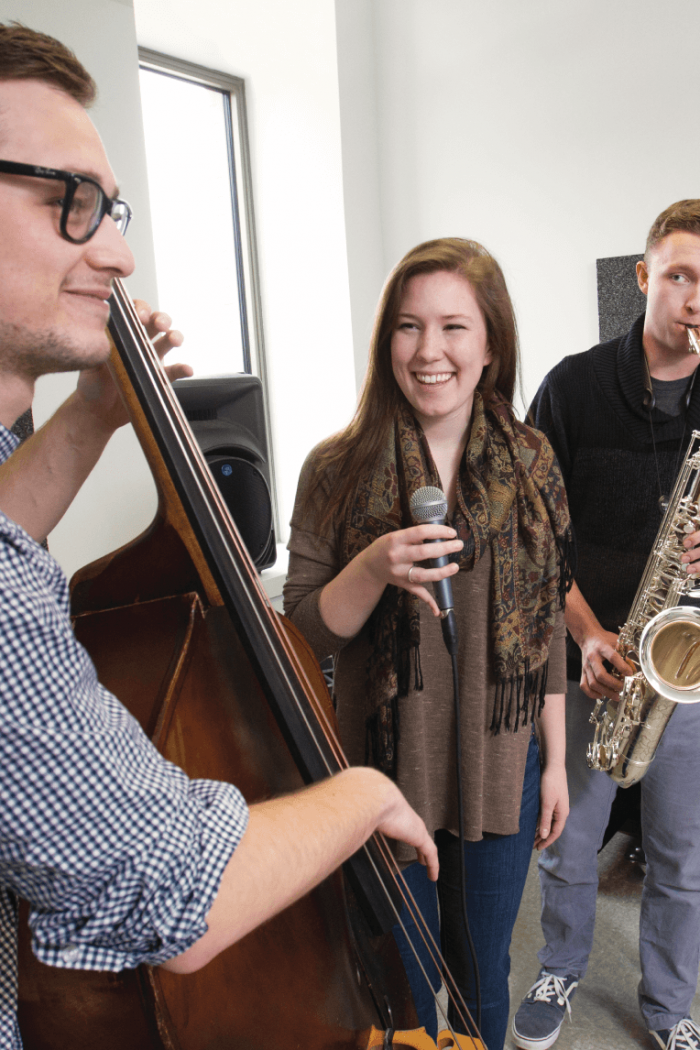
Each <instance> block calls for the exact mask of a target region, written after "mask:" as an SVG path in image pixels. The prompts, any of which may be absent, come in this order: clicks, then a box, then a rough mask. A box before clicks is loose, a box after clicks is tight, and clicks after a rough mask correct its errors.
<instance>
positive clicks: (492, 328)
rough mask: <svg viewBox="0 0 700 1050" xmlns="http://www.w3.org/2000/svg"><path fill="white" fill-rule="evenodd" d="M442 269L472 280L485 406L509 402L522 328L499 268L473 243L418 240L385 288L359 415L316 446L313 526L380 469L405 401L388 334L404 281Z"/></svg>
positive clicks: (338, 515)
mask: <svg viewBox="0 0 700 1050" xmlns="http://www.w3.org/2000/svg"><path fill="white" fill-rule="evenodd" d="M441 271H447V272H448V273H456V274H459V275H460V276H461V277H464V278H465V279H466V280H467V281H469V284H470V285H471V287H472V289H473V291H474V295H475V296H476V300H477V302H478V304H479V307H480V309H481V312H482V314H483V316H484V320H485V322H486V333H487V339H488V346H489V349H490V351H491V355H492V360H491V363H490V364H488V365H487V366H486V367H485V368H484V370H483V372H482V375H481V379H480V380H479V383H478V384H477V389H478V390H479V391H480V392H481V395H482V397H483V398H484V402H485V403H486V405H488V404H489V403H490V401H491V399H492V398H493V396H494V394H495V392H496V391H498V393H499V394H500V395H501V397H503V398H505V399H506V401H508V402H509V403H512V400H513V393H514V390H515V381H516V377H517V372H518V358H519V353H518V333H517V327H516V323H515V313H514V311H513V304H512V303H511V301H510V296H509V294H508V289H507V287H506V282H505V278H504V276H503V272H502V270H501V268H500V266H499V265H498V263H497V262H496V260H495V259H494V258H493V256H492V255H491V254H490V253H489V252H488V251H487V250H486V248H484V247H483V246H482V245H481V244H478V243H477V242H476V241H468V240H464V239H462V238H460V237H442V238H440V239H439V240H434V241H425V243H423V244H419V245H418V246H417V247H416V248H413V249H412V250H411V251H410V252H408V253H407V254H406V255H404V257H403V259H401V261H400V262H399V263H397V265H396V266H395V267H394V269H393V270H392V272H391V273H390V274H389V277H388V278H387V281H386V284H385V285H384V289H383V291H382V295H381V298H380V300H379V305H378V307H377V313H376V315H375V320H374V327H373V330H372V339H371V342H370V349H369V363H368V366H367V373H366V375H365V380H364V383H363V385H362V391H361V393H360V399H359V402H358V405H357V410H356V411H355V415H354V416H353V418H352V420H351V421H350V423H349V424H348V426H347V427H346V428H345V429H344V430H341V431H340V432H339V433H338V434H334V435H332V436H331V437H330V438H327V439H326V440H325V441H324V442H322V443H321V444H320V445H319V446H318V448H317V449H316V453H315V463H316V470H315V472H314V474H313V475H312V477H311V478H310V479H309V481H308V484H307V486H306V490H305V492H304V493H303V495H302V501H303V510H304V511H309V510H310V509H311V507H312V506H313V503H314V496H315V495H316V493H317V489H318V488H319V486H320V485H321V483H322V482H324V497H323V500H322V501H320V502H321V503H322V505H323V507H324V511H323V513H322V516H321V519H320V520H319V521H317V522H316V523H315V524H316V525H317V527H318V528H319V529H320V530H321V531H326V530H327V529H328V527H329V526H330V525H331V524H332V523H335V524H337V523H338V522H340V521H342V520H343V519H344V517H345V511H346V508H347V505H348V501H349V500H350V499H352V496H353V493H354V491H355V488H356V485H357V481H358V479H359V478H360V477H363V476H366V475H367V474H368V473H371V471H372V470H373V469H374V468H375V466H376V463H377V462H378V460H379V457H380V455H381V452H382V449H383V448H384V447H385V446H386V443H387V440H388V438H389V434H390V433H391V428H392V426H393V424H394V420H395V419H396V415H397V411H398V408H399V406H400V405H402V404H407V401H406V398H405V397H404V395H403V393H402V392H401V390H400V388H399V386H398V384H397V382H396V380H395V379H394V373H393V369H392V367H391V337H392V334H393V331H394V327H395V324H396V318H397V316H398V313H399V309H400V306H401V302H402V299H403V294H404V289H405V287H406V284H407V282H408V281H410V279H411V278H412V277H416V276H417V275H418V274H426V273H438V272H441ZM327 486H329V488H327Z"/></svg>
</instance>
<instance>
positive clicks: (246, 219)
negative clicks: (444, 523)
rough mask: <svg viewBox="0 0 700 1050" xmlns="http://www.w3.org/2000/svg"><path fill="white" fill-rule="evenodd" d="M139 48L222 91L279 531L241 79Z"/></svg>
mask: <svg viewBox="0 0 700 1050" xmlns="http://www.w3.org/2000/svg"><path fill="white" fill-rule="evenodd" d="M138 52H139V67H143V68H145V69H150V70H153V71H154V72H157V73H160V74H161V75H164V76H172V77H174V78H176V79H177V78H179V79H181V80H189V81H192V82H193V83H195V84H202V85H203V86H205V87H211V88H215V89H217V90H219V91H221V92H222V94H223V96H224V116H225V123H226V130H227V150H228V155H229V167H230V170H231V172H232V178H231V205H232V208H231V210H232V214H233V234H234V240H235V255H236V265H237V276H238V301H239V308H240V323H241V341H242V347H243V360H244V369H245V371H246V372H248V373H249V374H251V375H255V376H257V377H258V378H259V379H260V381H261V383H262V388H263V406H264V412H265V432H266V434H265V436H266V438H267V448H268V458H269V467H270V480H271V482H272V492H271V493H270V495H271V498H272V508H273V517H274V522H275V527H276V531H277V534H278V535H279V513H278V506H277V493H276V489H277V484H276V479H275V465H274V453H273V447H272V430H271V426H270V414H269V408H268V403H269V394H268V382H267V367H266V360H265V338H264V327H263V313H262V300H261V295H260V271H259V265H258V251H257V239H256V232H255V208H254V204H253V179H252V174H251V163H250V144H249V138H248V120H247V113H246V95H245V81H244V80H243V78H242V77H236V76H233V74H230V73H222V72H220V71H219V70H216V69H209V68H208V67H207V66H200V65H197V64H196V63H194V62H188V61H186V60H185V59H180V58H174V57H173V56H172V55H166V54H163V53H162V52H160V51H153V50H151V49H150V48H147V47H139V49H138ZM231 162H232V163H231Z"/></svg>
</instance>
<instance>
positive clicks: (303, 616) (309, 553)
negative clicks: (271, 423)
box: [284, 450, 350, 660]
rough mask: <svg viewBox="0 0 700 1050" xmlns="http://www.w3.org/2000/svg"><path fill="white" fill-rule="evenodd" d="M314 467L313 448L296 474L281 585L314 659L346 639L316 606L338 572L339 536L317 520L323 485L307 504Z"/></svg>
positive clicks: (287, 606)
mask: <svg viewBox="0 0 700 1050" xmlns="http://www.w3.org/2000/svg"><path fill="white" fill-rule="evenodd" d="M314 469H315V450H314V451H312V452H311V453H310V454H309V456H308V457H307V459H306V461H305V463H304V466H303V467H302V469H301V474H300V476H299V485H298V487H297V495H296V500H295V502H294V512H293V514H292V520H291V522H290V525H291V530H292V531H291V536H290V538H289V543H288V544H287V548H288V550H289V568H288V570H287V580H286V582H285V585H284V612H285V615H286V616H288V617H289V619H290V620H291V621H292V623H293V624H294V625H295V626H296V627H298V628H299V630H300V631H301V632H302V634H303V635H304V637H305V638H306V640H307V641H308V643H309V645H310V646H311V648H312V649H313V651H314V653H315V655H316V657H317V659H319V660H323V659H325V658H326V657H327V656H332V655H333V654H335V653H337V652H339V651H340V650H341V649H342V648H343V647H344V646H345V645H347V643H348V642H349V641H350V639H349V638H341V637H340V636H339V635H337V634H334V632H333V631H331V630H329V629H328V627H326V625H325V623H324V622H323V619H322V617H321V613H320V610H319V605H318V603H319V598H320V595H321V591H322V590H323V588H324V587H325V586H326V584H327V583H330V581H331V580H332V579H334V578H335V577H336V576H337V575H338V573H339V572H340V556H339V549H338V548H339V540H338V534H337V530H336V529H335V528H331V530H330V531H329V532H328V533H327V534H326V535H321V534H320V533H319V532H318V530H317V527H316V525H315V522H316V521H317V520H318V517H319V513H318V512H320V510H321V504H322V502H323V500H324V494H325V491H326V486H325V485H323V484H322V485H321V488H320V489H317V491H316V495H315V499H314V503H313V505H312V506H309V505H308V503H307V500H306V490H307V488H308V485H309V482H310V480H311V476H312V474H313V471H314Z"/></svg>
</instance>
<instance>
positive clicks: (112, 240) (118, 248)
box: [85, 215, 135, 277]
mask: <svg viewBox="0 0 700 1050" xmlns="http://www.w3.org/2000/svg"><path fill="white" fill-rule="evenodd" d="M85 248H86V252H85V258H86V260H87V262H88V263H89V265H90V266H92V267H93V269H95V270H109V271H111V273H112V275H113V276H114V277H128V276H129V274H130V273H132V272H133V269H134V265H135V263H134V256H133V254H132V251H131V248H130V247H129V245H128V244H127V242H126V240H125V238H124V237H123V236H122V234H121V233H120V232H119V230H118V229H117V226H116V224H115V223H114V222H113V220H112V219H111V218H110V216H109V215H105V217H104V218H103V220H102V222H101V223H100V225H99V226H98V228H97V230H96V232H95V234H94V235H93V236H92V237H91V238H90V240H89V241H87V243H86V245H85Z"/></svg>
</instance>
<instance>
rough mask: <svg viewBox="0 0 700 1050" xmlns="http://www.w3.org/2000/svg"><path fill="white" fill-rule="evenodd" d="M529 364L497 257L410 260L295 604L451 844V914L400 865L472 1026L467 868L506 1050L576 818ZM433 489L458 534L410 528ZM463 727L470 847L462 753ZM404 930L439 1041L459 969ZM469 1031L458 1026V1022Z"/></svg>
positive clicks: (448, 250)
mask: <svg viewBox="0 0 700 1050" xmlns="http://www.w3.org/2000/svg"><path fill="white" fill-rule="evenodd" d="M517 357H518V352H517V334H516V326H515V318H514V315H513V308H512V304H511V301H510V297H509V295H508V290H507V288H506V285H505V281H504V278H503V274H502V272H501V269H500V267H499V266H498V263H497V262H496V261H495V259H493V257H492V256H491V255H490V254H489V253H488V252H487V251H486V249H485V248H483V247H482V246H481V245H479V244H477V243H475V242H474V241H467V240H462V239H459V238H451V239H442V240H439V241H429V242H427V243H426V244H422V245H419V246H418V247H417V248H415V249H414V250H413V251H411V252H409V253H408V255H406V256H405V257H404V258H403V259H402V260H401V261H400V262H399V263H398V265H397V266H396V268H395V269H394V271H393V272H392V274H391V275H390V276H389V279H388V281H387V283H386V286H385V288H384V292H383V295H382V299H381V302H380V305H379V309H378V312H377V319H376V322H375V328H374V333H373V336H372V343H371V347H370V363H369V368H368V372H367V377H366V380H365V385H364V387H363V392H362V396H361V398H360V403H359V406H358V409H357V412H356V414H355V418H354V419H353V421H352V422H351V423H350V425H349V426H348V427H347V428H346V430H344V431H342V432H341V433H340V434H337V435H335V437H332V438H330V439H329V440H328V441H326V442H324V443H323V444H322V445H320V446H319V447H318V448H317V449H315V450H314V451H313V452H312V453H311V455H310V456H309V458H308V459H307V462H306V464H305V466H304V469H303V471H302V476H301V479H300V482H299V490H298V494H297V502H296V506H295V510H294V516H293V518H292V536H291V540H290V544H289V547H290V551H291V555H290V562H289V574H288V579H287V585H286V587H285V608H286V611H287V612H288V614H289V615H290V616H291V618H292V619H293V621H294V622H295V623H296V624H297V625H298V626H299V627H300V628H301V629H302V630H303V631H304V633H305V634H306V635H307V637H308V639H309V641H310V642H311V644H312V646H313V647H314V648H315V650H316V653H317V655H318V656H319V657H325V656H328V655H329V654H331V653H332V654H333V655H334V659H335V680H334V687H335V700H336V704H337V710H338V719H339V722H340V727H341V735H342V738H343V744H344V747H345V750H346V752H347V754H348V756H349V758H350V761H351V762H353V763H357V764H360V763H363V762H367V761H371V762H373V763H374V764H375V765H376V766H378V767H379V768H380V769H382V770H383V771H384V772H387V773H389V774H390V775H391V776H392V777H393V778H394V779H395V780H396V781H397V783H398V784H399V786H400V787H401V788H402V790H403V791H404V792H405V793H406V794H407V796H408V797H409V798H410V799H411V800H412V802H413V804H414V806H415V807H416V808H417V809H418V810H419V812H420V813H421V815H422V816H423V818H424V820H425V822H426V824H427V826H428V829H429V831H430V832H431V834H433V835H434V837H435V841H436V843H437V845H438V851H439V853H440V862H441V873H440V878H439V880H438V887H437V897H436V893H435V889H434V888H433V887H432V885H430V884H429V883H428V881H427V879H426V878H425V874H424V871H423V869H422V868H421V865H420V864H418V863H416V862H415V854H414V853H412V852H411V851H410V850H404V851H399V854H398V856H399V860H400V861H401V862H402V864H404V865H406V868H405V871H404V877H405V878H406V881H407V882H408V884H409V888H410V889H411V892H412V893H413V895H414V897H415V898H416V900H417V901H418V903H419V905H420V906H421V909H422V911H423V914H424V916H425V917H426V918H427V920H428V922H429V924H430V925H431V928H432V930H433V931H434V936H435V938H436V940H440V939H442V948H443V954H444V956H445V959H446V963H447V966H448V967H449V970H450V971H451V973H452V975H453V977H454V978H455V980H456V982H457V987H458V989H459V992H460V993H461V994H462V996H463V997H464V999H465V1001H466V1003H467V1005H468V1006H469V1008H470V1010H473V1009H474V1008H475V1002H476V982H475V973H474V971H473V967H472V962H471V959H470V956H469V952H468V950H467V934H466V930H465V927H464V923H463V918H462V909H461V895H460V892H459V889H458V887H459V883H460V880H459V868H460V853H461V854H462V855H463V857H464V862H465V865H466V869H467V882H466V884H467V912H468V915H469V923H470V926H471V927H472V930H471V932H472V936H473V939H474V944H475V947H476V955H477V959H478V963H479V967H480V969H481V971H482V975H483V984H482V998H483V1001H484V1004H485V1005H484V1009H483V1014H482V1027H481V1033H482V1036H483V1039H484V1042H485V1043H486V1045H488V1046H489V1047H491V1048H500V1047H502V1046H503V1040H504V1036H505V1029H506V1022H507V1017H508V970H509V956H508V949H509V944H510V937H511V932H512V927H513V923H514V921H515V916H516V914H517V910H518V905H519V902H520V897H521V894H522V889H523V885H524V881H525V876H526V873H527V867H528V861H529V858H530V854H531V851H532V847H533V843H535V844H536V845H537V846H539V847H543V846H544V845H547V844H549V843H550V842H553V841H554V840H555V839H556V838H557V836H558V835H559V833H560V832H561V829H562V827H563V824H564V820H565V819H566V814H567V812H568V800H567V791H566V777H565V773H564V747H563V736H564V726H563V695H562V694H563V691H564V682H565V673H564V653H563V635H564V632H563V620H562V617H561V612H560V611H559V609H558V606H559V604H560V603H561V601H562V599H563V594H564V590H565V585H566V582H567V580H568V566H567V551H568V542H569V517H568V508H567V506H566V497H565V495H564V491H563V486H562V483H561V478H560V475H559V470H558V468H557V466H556V463H555V461H554V457H553V454H552V451H551V448H550V446H549V444H548V442H547V441H546V440H545V439H543V438H542V436H541V435H539V434H538V433H537V432H536V431H533V430H531V429H530V428H528V427H526V426H524V425H523V424H521V423H519V422H518V421H517V420H516V419H515V416H514V412H513V409H512V404H511V402H512V397H513V390H514V386H515V379H516V369H517ZM425 486H434V487H437V488H440V489H442V490H443V492H444V493H446V497H447V498H446V502H447V505H448V518H447V520H446V521H444V523H443V524H422V525H414V524H413V523H412V521H411V513H410V509H409V508H410V506H411V501H412V497H413V496H414V494H416V493H417V492H419V490H421V489H423V488H424V487H425ZM426 541H432V542H430V543H427V544H426ZM433 558H434V559H441V560H442V561H443V565H442V567H440V568H438V567H435V566H434V564H433V563H432V562H430V561H428V559H433ZM448 578H451V583H452V588H453V601H454V615H455V617H456V621H457V623H458V624H459V633H460V638H461V646H460V649H459V652H458V654H457V656H456V658H455V663H454V667H453V666H451V664H450V659H449V658H448V656H447V654H446V652H445V649H444V646H443V637H442V631H441V627H440V619H439V610H438V607H437V604H436V601H435V598H434V597H433V593H432V586H431V585H432V584H433V583H435V582H436V581H438V580H447V579H448ZM453 671H454V674H455V677H456V678H457V680H458V682H459V685H460V693H461V695H460V698H459V708H458V711H456V710H455V707H454V705H453ZM457 714H459V725H460V743H461V748H462V759H461V762H460V766H459V774H460V776H461V779H462V783H463V788H464V795H465V798H466V800H467V801H466V807H465V809H466V812H465V818H464V822H463V827H462V829H461V832H460V822H459V819H458V806H457V794H458V791H457V774H456V772H455V763H454V762H453V761H452V760H451V758H450V757H449V756H450V753H451V752H452V750H453V749H454V747H455V741H456V737H457V725H458V718H457ZM538 739H539V747H541V749H542V752H543V772H542V777H541V781H540V775H539V761H538V743H537V740H538ZM538 811H539V816H538ZM460 834H461V835H462V838H463V841H462V843H460ZM494 889H495V890H496V892H494ZM437 898H439V902H440V916H441V926H440V929H438V911H437ZM401 923H402V924H403V928H401V929H400V928H399V926H397V928H396V930H395V933H396V937H397V941H398V943H399V947H400V949H401V952H402V955H403V958H404V962H405V965H406V969H407V972H408V974H409V979H410V980H411V984H412V989H413V993H414V998H415V1000H416V1004H417V1007H418V1013H419V1018H420V1021H421V1023H422V1024H424V1025H425V1027H426V1028H427V1030H428V1031H429V1032H430V1033H432V1034H433V1035H435V1032H436V1030H437V1027H438V1025H437V1017H436V1005H435V1000H434V997H433V992H434V989H436V988H437V987H439V984H440V981H441V974H440V973H439V972H437V971H436V970H435V969H434V968H433V967H432V966H431V963H430V962H429V961H428V959H427V958H426V956H425V952H424V950H423V949H422V948H421V947H418V946H417V945H416V944H415V943H414V934H415V930H414V929H413V931H412V923H411V920H410V917H409V916H408V914H407V913H403V914H402V916H401ZM406 930H408V933H409V936H408V937H407V936H406V934H405V931H406ZM422 967H423V968H424V970H423V971H422V970H421V968H422ZM425 973H427V974H428V978H427V981H426V978H425ZM450 1022H451V1023H452V1024H455V1025H456V1024H457V1023H458V1022H457V1015H456V1013H455V1011H454V1010H452V1008H450Z"/></svg>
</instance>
